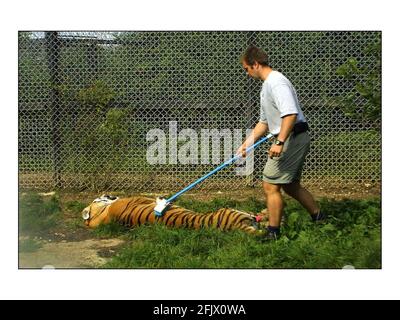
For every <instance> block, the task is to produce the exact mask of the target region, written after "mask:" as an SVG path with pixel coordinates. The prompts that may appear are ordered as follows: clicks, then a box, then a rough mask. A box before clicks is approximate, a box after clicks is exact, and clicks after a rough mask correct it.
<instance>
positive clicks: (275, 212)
mask: <svg viewBox="0 0 400 320" xmlns="http://www.w3.org/2000/svg"><path fill="white" fill-rule="evenodd" d="M263 189H264V193H265V197H266V200H267V208H268V221H269V223H268V224H269V225H270V226H272V227H280V225H281V220H282V213H283V198H282V194H281V185H276V184H270V183H268V182H266V181H263Z"/></svg>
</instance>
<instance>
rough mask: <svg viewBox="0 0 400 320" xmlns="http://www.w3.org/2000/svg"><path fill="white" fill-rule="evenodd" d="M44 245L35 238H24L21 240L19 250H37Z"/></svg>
mask: <svg viewBox="0 0 400 320" xmlns="http://www.w3.org/2000/svg"><path fill="white" fill-rule="evenodd" d="M41 247H42V245H41V244H40V243H39V242H38V241H36V240H34V239H24V240H20V241H19V247H18V249H19V252H35V251H36V250H38V249H40V248H41Z"/></svg>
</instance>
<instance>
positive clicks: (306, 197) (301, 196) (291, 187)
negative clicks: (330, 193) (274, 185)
mask: <svg viewBox="0 0 400 320" xmlns="http://www.w3.org/2000/svg"><path fill="white" fill-rule="evenodd" d="M282 188H283V190H284V191H285V192H286V193H287V194H288V195H289V196H291V197H292V198H294V199H296V200H297V201H298V202H300V204H301V205H302V206H303V207H304V208H305V209H306V210H307V211H308V212H309V213H310V214H311V215H312V216H314V215H317V214H318V213H319V212H320V208H319V206H318V204H317V203H316V202H315V200H314V197H313V196H312V194H311V193H310V192H309V191H308V190H307V189H306V188H304V187H302V186H301V184H300V182H298V181H296V182H293V183H290V184H285V185H282Z"/></svg>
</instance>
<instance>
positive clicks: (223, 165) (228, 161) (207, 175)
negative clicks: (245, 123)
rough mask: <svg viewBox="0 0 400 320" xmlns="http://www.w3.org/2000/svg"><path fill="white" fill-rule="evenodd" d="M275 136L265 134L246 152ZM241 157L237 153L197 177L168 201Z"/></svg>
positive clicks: (168, 200)
mask: <svg viewBox="0 0 400 320" xmlns="http://www.w3.org/2000/svg"><path fill="white" fill-rule="evenodd" d="M272 136H273V134H272V133H269V134H268V135H267V136H265V137H264V138H261V139H260V140H258V141H257V142H256V143H255V144H253V145H252V146H250V147H248V148H247V149H246V153H248V152H250V151H251V150H253V149H255V148H256V147H257V146H258V145H260V144H261V143H263V142H264V141H267V140H269V139H270V138H271V137H272ZM240 157H241V155H236V156H234V157H233V158H231V159H229V160H227V161H225V162H224V163H223V164H221V165H219V166H218V167H216V168H215V169H214V170H212V171H211V172H209V173H207V174H206V175H204V176H203V177H201V178H199V179H197V180H196V181H195V182H193V183H192V184H190V185H188V186H187V187H186V188H184V189H182V190H181V191H179V192H178V193H176V194H174V195H173V196H172V197H171V198H169V199H167V202H172V201H174V200H175V199H176V198H178V197H179V196H180V195H181V194H183V193H185V192H186V191H189V190H190V189H192V188H193V187H194V186H196V185H197V184H199V183H200V182H202V181H204V180H205V179H207V178H208V177H209V176H212V175H213V174H214V173H216V172H218V171H220V170H221V169H223V168H225V167H226V166H228V165H230V164H231V163H233V162H235V161H236V160H237V159H239V158H240Z"/></svg>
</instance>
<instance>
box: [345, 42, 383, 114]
mask: <svg viewBox="0 0 400 320" xmlns="http://www.w3.org/2000/svg"><path fill="white" fill-rule="evenodd" d="M364 51H365V54H366V55H367V56H369V60H370V61H369V62H367V63H363V64H362V63H360V62H359V61H357V60H356V59H355V58H349V59H348V60H347V62H346V63H345V64H343V65H341V66H340V67H339V68H338V69H337V73H338V74H339V75H341V76H343V77H344V78H345V79H346V80H348V81H350V82H351V83H352V84H353V89H352V90H351V91H350V92H348V93H347V95H346V96H344V97H343V98H342V99H340V102H341V104H340V106H341V108H342V109H343V111H344V112H345V114H346V115H347V116H349V117H352V118H356V119H359V120H363V121H375V120H379V119H380V118H381V108H382V102H381V88H382V84H381V81H382V75H381V41H380V39H379V42H376V43H373V44H370V45H369V46H367V47H366V48H365V50H364Z"/></svg>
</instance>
